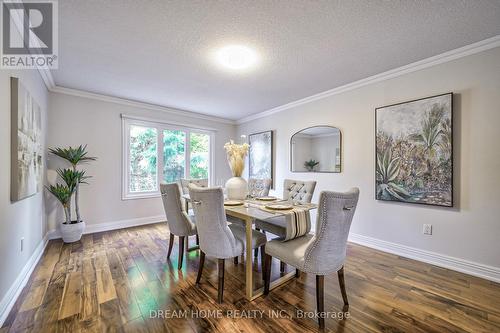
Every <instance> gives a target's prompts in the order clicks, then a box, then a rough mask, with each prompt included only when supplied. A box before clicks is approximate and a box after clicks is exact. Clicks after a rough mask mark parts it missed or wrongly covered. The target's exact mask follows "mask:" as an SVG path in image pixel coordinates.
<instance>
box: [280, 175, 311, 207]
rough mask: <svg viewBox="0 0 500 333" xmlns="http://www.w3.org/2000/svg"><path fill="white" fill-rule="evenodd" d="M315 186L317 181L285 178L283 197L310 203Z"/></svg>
mask: <svg viewBox="0 0 500 333" xmlns="http://www.w3.org/2000/svg"><path fill="white" fill-rule="evenodd" d="M315 188H316V182H315V181H313V180H309V181H304V180H293V179H285V181H284V184H283V199H285V200H292V201H297V202H300V203H310V202H311V200H312V197H313V194H314V189H315Z"/></svg>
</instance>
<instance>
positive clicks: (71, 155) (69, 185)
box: [47, 145, 96, 243]
mask: <svg viewBox="0 0 500 333" xmlns="http://www.w3.org/2000/svg"><path fill="white" fill-rule="evenodd" d="M86 149H87V146H81V145H80V146H79V147H77V148H73V147H68V148H54V149H49V151H50V152H51V153H52V154H54V155H56V156H59V157H61V158H63V159H65V160H67V161H68V162H69V163H70V164H71V169H59V170H57V173H58V175H59V177H61V179H62V180H63V181H64V183H65V184H64V185H63V184H56V185H55V186H54V185H50V186H48V187H47V190H48V191H49V192H50V193H52V194H53V195H54V196H55V197H56V198H57V200H59V202H60V203H61V204H62V205H63V208H64V213H65V216H66V220H65V222H64V223H62V224H61V236H62V238H63V241H64V242H65V243H72V242H76V241H79V240H80V238H81V237H82V234H83V231H84V230H85V222H84V221H83V220H82V218H81V215H80V205H79V198H80V197H79V190H80V184H87V182H86V179H88V178H90V177H89V176H86V175H85V171H83V170H78V165H79V164H81V163H85V162H89V161H95V160H96V158H95V157H90V156H87V151H86ZM73 194H75V212H76V220H72V218H71V215H72V212H71V199H72V197H73Z"/></svg>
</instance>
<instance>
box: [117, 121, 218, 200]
mask: <svg viewBox="0 0 500 333" xmlns="http://www.w3.org/2000/svg"><path fill="white" fill-rule="evenodd" d="M213 133H214V132H213V131H210V130H205V129H196V128H190V127H185V126H180V125H172V124H164V123H161V122H154V121H146V120H140V119H136V118H128V117H125V116H123V141H124V143H123V191H122V199H123V200H127V199H138V198H148V197H157V196H159V195H160V191H159V189H160V186H159V184H160V182H166V183H172V182H176V181H179V180H180V179H181V178H192V179H203V178H208V179H209V181H210V179H211V172H212V157H211V153H212V151H213V150H212V144H213Z"/></svg>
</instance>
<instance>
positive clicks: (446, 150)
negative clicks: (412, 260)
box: [375, 93, 453, 207]
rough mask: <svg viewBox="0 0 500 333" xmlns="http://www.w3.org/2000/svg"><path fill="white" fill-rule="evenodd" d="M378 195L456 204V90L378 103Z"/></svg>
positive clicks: (403, 199) (376, 176) (432, 202)
mask: <svg viewBox="0 0 500 333" xmlns="http://www.w3.org/2000/svg"><path fill="white" fill-rule="evenodd" d="M375 135H376V138H375V140H376V151H375V161H376V172H375V183H376V185H375V186H376V188H375V193H376V194H375V195H376V199H377V200H386V201H399V202H407V203H416V204H426V205H435V206H445V207H452V206H453V93H447V94H442V95H437V96H432V97H426V98H422V99H418V100H414V101H409V102H404V103H399V104H393V105H388V106H383V107H379V108H376V109H375Z"/></svg>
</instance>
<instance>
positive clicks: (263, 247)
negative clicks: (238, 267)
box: [260, 244, 266, 280]
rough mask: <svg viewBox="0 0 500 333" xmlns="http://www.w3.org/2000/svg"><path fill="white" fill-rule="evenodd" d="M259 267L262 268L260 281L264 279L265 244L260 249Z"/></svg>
mask: <svg viewBox="0 0 500 333" xmlns="http://www.w3.org/2000/svg"><path fill="white" fill-rule="evenodd" d="M260 266H261V267H262V280H265V278H266V244H264V245H262V246H261V247H260Z"/></svg>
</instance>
